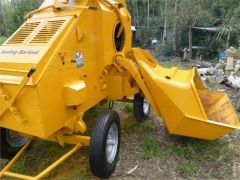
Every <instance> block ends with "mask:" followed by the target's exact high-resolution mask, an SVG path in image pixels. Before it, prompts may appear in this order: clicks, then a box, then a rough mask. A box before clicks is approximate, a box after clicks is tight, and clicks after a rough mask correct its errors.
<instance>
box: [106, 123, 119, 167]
mask: <svg viewBox="0 0 240 180" xmlns="http://www.w3.org/2000/svg"><path fill="white" fill-rule="evenodd" d="M117 150H118V127H117V125H116V124H115V123H113V124H112V125H111V127H110V129H109V131H108V136H107V142H106V156H107V161H108V163H109V164H111V163H112V162H113V161H114V159H115V157H116V154H117Z"/></svg>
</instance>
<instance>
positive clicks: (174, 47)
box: [173, 0, 178, 56]
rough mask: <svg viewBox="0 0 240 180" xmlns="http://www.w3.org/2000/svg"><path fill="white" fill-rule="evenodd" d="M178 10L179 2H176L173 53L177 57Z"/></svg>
mask: <svg viewBox="0 0 240 180" xmlns="http://www.w3.org/2000/svg"><path fill="white" fill-rule="evenodd" d="M177 10H178V0H175V17H174V24H173V53H174V56H176V55H177Z"/></svg>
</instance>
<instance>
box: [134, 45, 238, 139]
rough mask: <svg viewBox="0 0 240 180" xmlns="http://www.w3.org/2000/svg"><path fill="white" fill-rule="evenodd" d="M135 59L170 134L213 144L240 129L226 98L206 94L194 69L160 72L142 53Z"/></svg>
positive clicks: (138, 52) (175, 69)
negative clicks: (214, 141) (208, 141)
mask: <svg viewBox="0 0 240 180" xmlns="http://www.w3.org/2000/svg"><path fill="white" fill-rule="evenodd" d="M134 56H135V60H136V62H137V64H138V68H139V71H140V73H141V76H142V78H143V79H144V82H145V84H146V87H147V89H148V91H149V93H150V94H151V96H152V98H151V100H152V101H154V102H151V101H150V103H151V105H152V106H153V109H155V111H156V112H157V113H158V114H159V115H160V116H161V117H162V118H163V120H164V122H165V124H166V126H167V129H168V131H169V133H170V134H175V135H182V136H188V137H194V138H200V139H206V140H213V139H216V138H218V137H221V136H223V135H225V134H228V133H229V132H231V131H233V130H235V129H240V122H239V120H238V118H237V115H236V113H235V110H234V108H233V106H232V104H231V102H230V100H229V98H228V96H227V94H225V93H218V92H209V91H207V90H206V89H205V87H204V86H203V84H202V82H201V79H200V77H199V75H198V73H197V71H196V69H191V70H180V69H178V68H176V67H174V68H171V69H167V68H163V67H161V66H160V65H158V64H156V63H155V64H154V63H153V59H154V58H153V57H151V56H150V55H149V54H147V52H146V51H144V50H141V49H135V50H134Z"/></svg>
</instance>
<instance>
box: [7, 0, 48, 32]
mask: <svg viewBox="0 0 240 180" xmlns="http://www.w3.org/2000/svg"><path fill="white" fill-rule="evenodd" d="M42 2H43V0H34V1H29V0H22V1H20V2H19V3H18V5H17V6H15V7H13V6H11V5H10V4H7V5H5V6H4V10H3V15H4V27H5V32H4V35H5V36H10V35H11V34H12V33H13V32H14V31H16V30H17V29H18V28H19V26H20V25H21V24H22V23H23V22H24V21H25V19H24V16H25V15H26V14H27V13H29V12H30V11H32V10H34V9H36V8H38V7H39V6H40V4H41V3H42Z"/></svg>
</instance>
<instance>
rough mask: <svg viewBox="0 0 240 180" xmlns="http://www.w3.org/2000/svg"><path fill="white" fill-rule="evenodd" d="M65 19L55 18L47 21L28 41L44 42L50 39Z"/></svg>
mask: <svg viewBox="0 0 240 180" xmlns="http://www.w3.org/2000/svg"><path fill="white" fill-rule="evenodd" d="M65 21H66V20H55V21H48V22H46V24H45V25H44V26H43V27H42V29H41V30H40V31H39V32H38V33H37V34H36V36H35V37H33V39H32V40H31V41H30V43H34V44H45V43H48V42H49V41H51V40H52V39H53V38H54V36H55V35H56V33H57V32H58V30H59V29H60V28H61V27H62V25H63V24H64V22H65Z"/></svg>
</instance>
